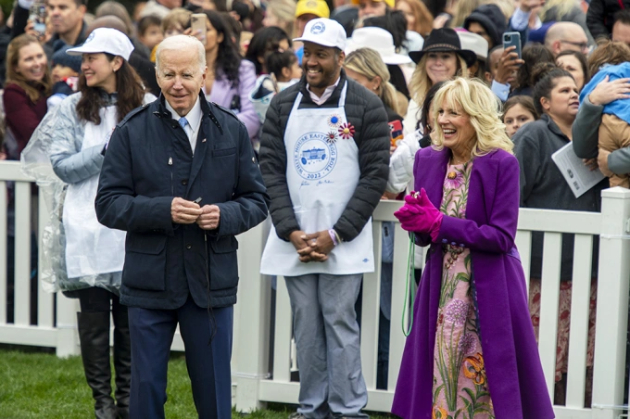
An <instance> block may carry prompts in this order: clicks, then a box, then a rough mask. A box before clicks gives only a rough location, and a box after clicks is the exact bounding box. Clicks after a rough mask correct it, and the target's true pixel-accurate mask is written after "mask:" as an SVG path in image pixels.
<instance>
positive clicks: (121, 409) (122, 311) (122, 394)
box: [113, 305, 131, 419]
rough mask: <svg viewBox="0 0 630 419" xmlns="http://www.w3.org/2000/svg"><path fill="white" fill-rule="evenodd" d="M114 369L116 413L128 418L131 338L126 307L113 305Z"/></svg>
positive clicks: (124, 418) (121, 417) (123, 418)
mask: <svg viewBox="0 0 630 419" xmlns="http://www.w3.org/2000/svg"><path fill="white" fill-rule="evenodd" d="M113 315H114V369H115V370H116V393H115V394H116V413H117V415H118V418H120V419H128V418H129V393H130V391H131V339H130V338H129V317H127V307H125V306H122V305H118V306H117V307H116V306H114V310H113Z"/></svg>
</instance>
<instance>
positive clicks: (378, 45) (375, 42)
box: [346, 26, 412, 65]
mask: <svg viewBox="0 0 630 419" xmlns="http://www.w3.org/2000/svg"><path fill="white" fill-rule="evenodd" d="M359 48H371V49H373V50H374V51H376V52H378V54H379V55H380V56H381V58H382V59H383V62H384V63H385V64H393V65H397V64H408V63H411V62H412V61H411V58H409V56H408V55H403V54H396V47H395V46H394V37H393V36H392V34H391V33H389V32H387V31H386V30H385V29H381V28H377V27H374V26H367V27H364V28H359V29H355V31H354V32H352V38H350V39H348V45H347V46H346V54H350V53H351V52H352V51H356V50H357V49H359Z"/></svg>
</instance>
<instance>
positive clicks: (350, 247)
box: [260, 83, 374, 276]
mask: <svg viewBox="0 0 630 419" xmlns="http://www.w3.org/2000/svg"><path fill="white" fill-rule="evenodd" d="M347 88H348V85H347V83H346V84H345V85H344V87H343V89H342V91H341V96H340V98H339V104H338V107H337V108H310V109H298V108H299V105H300V102H301V101H302V93H299V94H298V96H297V98H296V99H295V102H294V103H293V109H292V110H291V115H290V116H289V120H288V121H287V128H286V131H285V134H284V144H285V147H286V152H287V184H288V187H289V194H290V196H291V201H292V202H293V211H294V212H295V216H296V218H297V221H298V224H299V225H300V228H301V229H302V231H304V232H306V233H307V234H310V233H315V232H318V231H322V230H329V229H331V228H333V226H334V225H335V223H336V222H337V221H338V220H339V218H340V217H341V213H342V212H343V211H344V209H345V208H346V205H347V204H348V201H350V198H351V197H352V195H353V194H354V191H355V189H356V187H357V184H358V183H359V177H360V175H361V171H360V168H359V149H358V147H357V145H356V143H355V141H354V139H353V138H352V137H351V136H348V135H346V136H345V138H344V136H343V135H341V134H340V133H339V128H340V127H341V126H342V125H344V124H347V122H348V121H347V119H346V113H345V109H344V104H345V99H346V91H347ZM372 247H373V243H372V224H371V222H369V221H368V223H367V224H366V225H365V228H363V230H362V231H361V233H360V234H359V235H358V236H357V237H356V238H355V239H354V240H352V241H350V242H343V243H340V244H338V245H337V246H335V247H334V248H333V250H332V251H331V252H330V254H329V255H328V260H327V261H325V262H308V263H303V262H300V260H299V259H298V254H297V251H296V250H295V247H294V246H293V244H291V243H290V242H285V241H283V240H281V239H279V238H278V235H277V234H276V230H275V228H274V227H273V226H272V228H271V231H270V233H269V238H268V239H267V244H266V246H265V250H264V252H263V256H262V261H261V268H260V269H261V273H263V274H266V275H282V276H297V275H306V274H312V273H327V274H334V275H350V274H359V273H364V272H372V271H374V252H373V248H372Z"/></svg>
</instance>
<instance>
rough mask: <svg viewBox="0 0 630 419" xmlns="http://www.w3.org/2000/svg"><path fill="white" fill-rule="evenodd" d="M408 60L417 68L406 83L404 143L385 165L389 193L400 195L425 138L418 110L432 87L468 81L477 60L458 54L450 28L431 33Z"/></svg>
mask: <svg viewBox="0 0 630 419" xmlns="http://www.w3.org/2000/svg"><path fill="white" fill-rule="evenodd" d="M409 56H410V57H411V59H412V60H414V61H415V62H416V63H417V65H416V69H415V71H414V73H413V76H412V78H411V82H410V83H409V93H410V94H411V100H410V101H409V108H408V109H407V115H406V116H405V119H404V121H403V127H404V139H403V140H402V141H400V142H399V144H398V147H397V148H396V151H394V154H393V155H392V157H391V160H390V164H389V182H388V185H387V190H388V191H389V192H402V191H403V190H404V189H405V187H406V186H407V183H408V182H409V181H411V180H412V170H413V161H414V157H415V155H416V152H417V151H418V149H419V148H420V145H419V141H420V139H421V138H422V137H423V136H424V135H425V132H424V128H423V127H421V126H419V124H418V122H419V121H420V119H421V116H422V115H421V109H420V106H421V105H422V104H423V103H424V100H425V97H426V95H427V93H428V91H429V89H430V88H431V86H433V85H434V84H436V83H438V82H441V81H446V80H450V79H452V78H453V77H455V76H462V77H468V66H469V65H471V64H473V63H474V62H475V61H476V60H477V56H476V54H475V53H474V52H473V51H470V50H462V49H461V43H460V40H459V37H458V36H457V33H456V32H455V31H454V30H453V29H450V28H443V29H434V30H432V31H431V34H430V35H429V37H428V38H427V40H426V41H425V43H424V47H423V49H422V51H412V52H410V53H409Z"/></svg>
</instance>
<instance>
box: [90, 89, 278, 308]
mask: <svg viewBox="0 0 630 419" xmlns="http://www.w3.org/2000/svg"><path fill="white" fill-rule="evenodd" d="M199 99H200V101H201V108H202V112H203V117H202V120H201V128H200V130H199V131H200V133H199V136H198V138H197V143H196V148H195V153H194V156H193V155H192V149H191V148H190V143H189V141H188V137H187V136H186V134H185V132H184V130H183V129H182V128H181V127H180V126H179V124H178V123H177V121H176V120H174V119H172V117H171V114H170V112H169V111H168V110H167V109H166V107H165V105H164V98H163V97H160V99H158V100H156V101H155V102H153V103H151V104H148V105H145V106H143V107H142V108H138V109H136V110H134V111H132V112H131V113H130V114H129V115H128V116H127V117H126V118H125V119H124V120H123V121H122V122H121V123H120V124H118V126H117V127H116V129H115V131H114V133H113V135H112V137H111V140H110V142H109V146H108V148H107V153H106V154H105V160H104V162H103V168H102V170H101V174H100V179H99V186H98V192H97V196H96V216H97V218H98V220H99V222H100V223H101V224H103V225H105V226H107V227H109V228H115V229H119V230H124V231H126V232H127V239H126V242H125V265H124V267H123V274H122V275H123V276H122V286H121V288H120V295H121V297H120V298H121V302H122V303H123V304H126V305H128V306H135V307H142V308H147V309H163V310H171V309H176V308H178V307H181V306H182V305H183V304H184V303H185V302H186V300H187V299H188V296H189V295H192V297H193V300H194V301H195V303H196V304H197V305H198V306H200V307H207V306H208V304H210V305H211V306H212V307H225V306H229V305H232V304H234V303H235V302H236V289H237V284H238V268H237V261H236V249H237V248H238V242H237V241H236V238H235V237H234V236H235V235H237V234H240V233H242V232H244V231H247V230H249V229H250V228H252V227H254V226H256V225H257V224H258V223H260V222H261V221H263V220H264V219H265V217H266V216H267V202H268V200H269V198H268V196H267V194H266V191H265V186H264V184H263V182H262V177H261V175H260V170H259V168H258V164H257V162H256V160H255V157H254V151H253V149H252V146H251V143H250V141H249V136H248V135H247V130H246V128H245V126H244V125H243V124H242V123H241V122H240V121H239V120H238V119H237V118H236V117H235V116H234V115H233V114H232V113H231V112H229V111H227V110H224V109H222V108H219V107H217V106H215V105H213V104H210V103H208V102H207V101H206V100H205V97H204V96H203V95H202V94H200V96H199ZM178 196H179V197H182V198H184V199H188V200H191V201H192V200H195V199H196V198H198V197H201V198H202V201H201V203H200V205H202V206H203V205H205V204H215V205H217V206H218V207H219V208H220V223H219V228H218V230H212V231H208V232H207V233H206V232H205V231H204V230H202V229H201V228H199V226H197V224H189V225H184V224H174V223H173V222H172V220H171V202H172V200H173V198H174V197H178ZM208 281H209V284H208ZM208 299H209V301H208Z"/></svg>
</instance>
